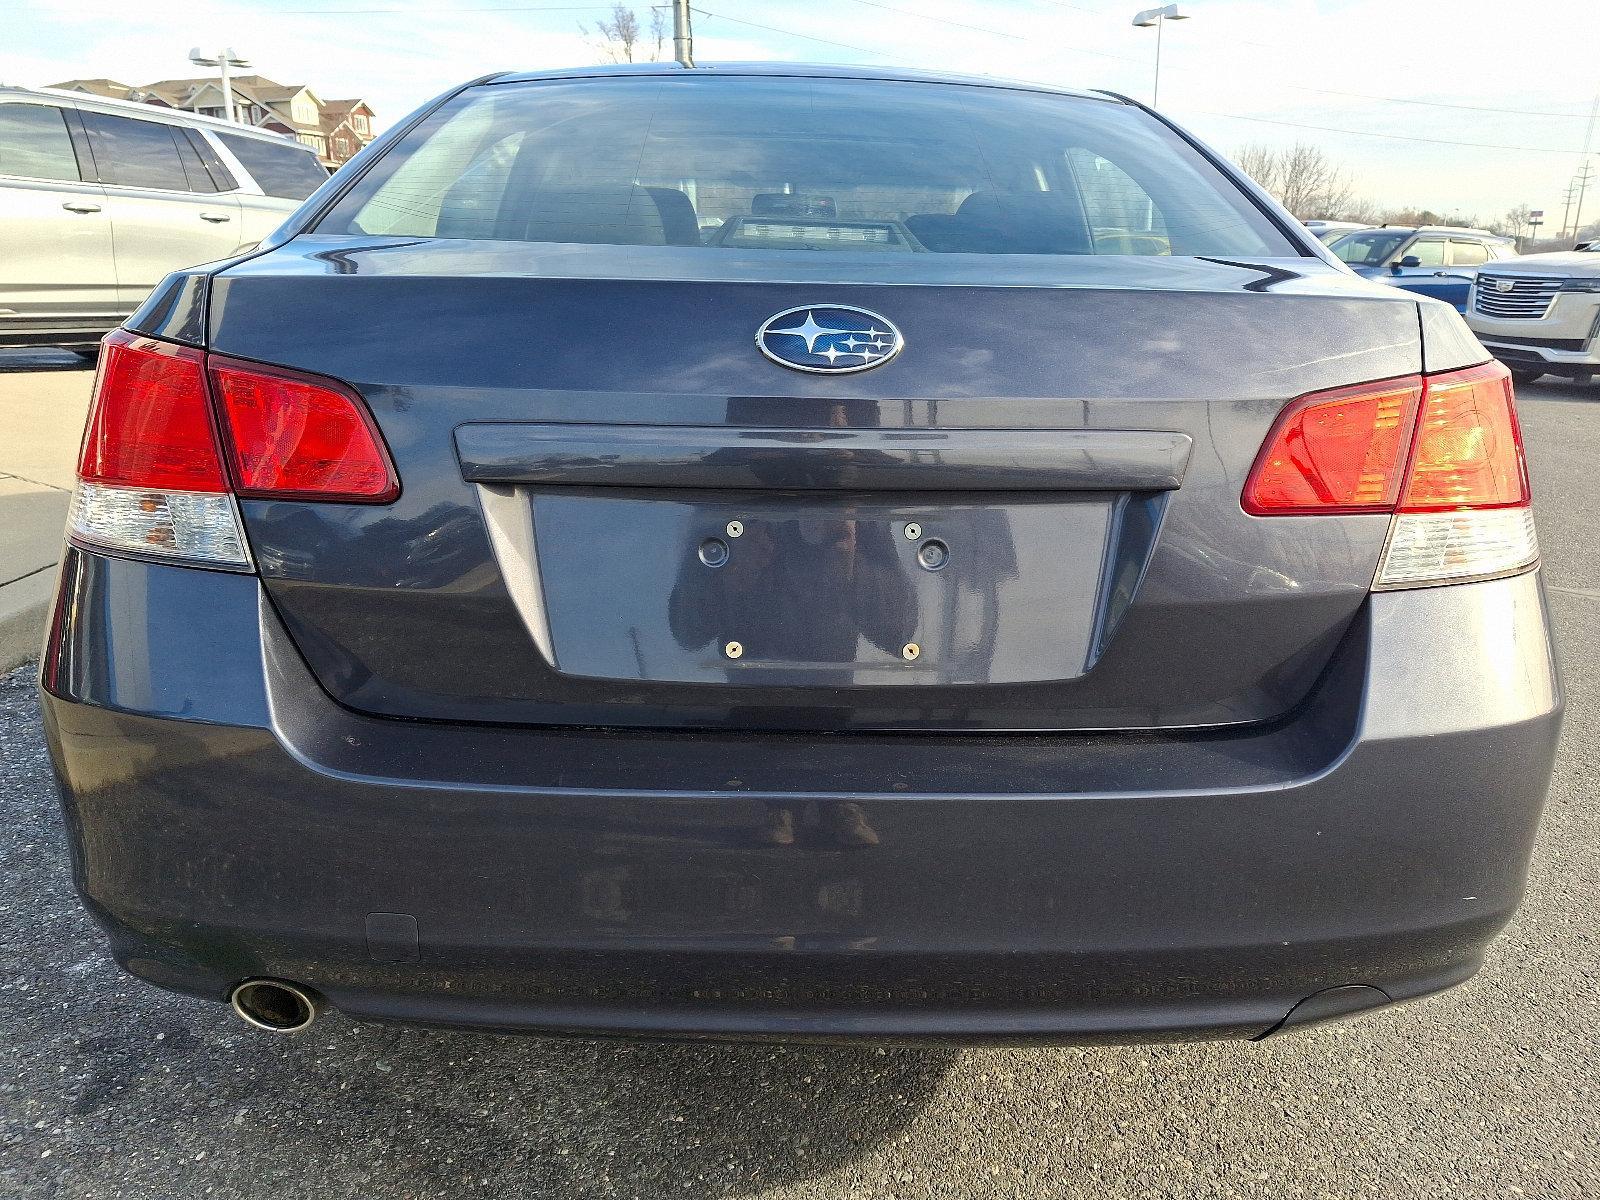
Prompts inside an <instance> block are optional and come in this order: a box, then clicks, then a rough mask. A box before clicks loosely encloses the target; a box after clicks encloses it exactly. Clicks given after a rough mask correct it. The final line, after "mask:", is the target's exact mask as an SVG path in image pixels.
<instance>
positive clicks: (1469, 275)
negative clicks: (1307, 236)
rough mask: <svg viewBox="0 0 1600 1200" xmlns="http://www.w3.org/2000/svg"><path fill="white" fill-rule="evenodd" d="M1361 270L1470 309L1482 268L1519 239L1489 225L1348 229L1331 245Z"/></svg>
mask: <svg viewBox="0 0 1600 1200" xmlns="http://www.w3.org/2000/svg"><path fill="white" fill-rule="evenodd" d="M1330 249H1332V250H1333V252H1334V253H1335V254H1336V255H1338V256H1339V258H1341V259H1342V260H1343V261H1344V262H1346V263H1348V264H1349V265H1350V267H1351V268H1352V269H1353V270H1354V271H1355V272H1356V273H1357V274H1358V275H1364V276H1366V277H1367V278H1368V279H1377V280H1380V281H1382V282H1384V283H1392V284H1394V285H1395V286H1396V287H1401V288H1405V289H1406V290H1407V291H1409V292H1416V293H1417V294H1418V295H1420V296H1432V297H1434V298H1435V299H1437V300H1444V301H1446V302H1447V303H1449V304H1451V305H1453V306H1454V307H1455V310H1456V311H1457V312H1461V313H1464V312H1466V310H1467V292H1468V291H1469V290H1470V289H1471V287H1472V280H1473V277H1474V276H1475V275H1476V274H1477V273H1478V268H1479V267H1481V266H1482V265H1483V264H1484V263H1486V262H1494V261H1495V260H1496V259H1501V258H1510V257H1511V256H1512V255H1513V254H1515V253H1516V243H1515V242H1514V241H1512V239H1510V238H1506V237H1501V236H1500V235H1498V234H1494V233H1489V232H1488V231H1487V230H1483V229H1456V228H1452V227H1450V226H1446V225H1422V226H1414V227H1407V228H1397V227H1395V226H1392V225H1383V226H1379V227H1378V228H1377V229H1364V230H1361V231H1359V232H1357V233H1348V234H1346V235H1345V236H1344V237H1342V238H1340V239H1338V240H1337V241H1335V242H1334V243H1333V245H1332V246H1331V247H1330Z"/></svg>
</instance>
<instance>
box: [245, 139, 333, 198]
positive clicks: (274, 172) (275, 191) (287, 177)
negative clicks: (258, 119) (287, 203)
mask: <svg viewBox="0 0 1600 1200" xmlns="http://www.w3.org/2000/svg"><path fill="white" fill-rule="evenodd" d="M217 136H218V137H220V138H221V139H222V144H223V145H224V146H226V147H227V148H228V149H229V150H231V151H232V152H233V156H234V157H235V158H237V159H238V160H239V161H240V162H241V163H243V164H244V169H245V170H246V171H249V172H250V174H251V175H252V176H253V177H254V179H255V181H256V182H257V183H258V184H260V185H261V190H262V191H263V192H265V193H266V194H267V195H269V196H277V197H279V198H280V199H283V200H304V199H305V198H306V197H307V196H309V195H311V193H312V192H314V191H316V190H317V189H318V188H319V187H321V186H322V185H323V184H325V183H327V182H328V173H327V172H326V171H324V170H323V169H322V165H321V164H320V163H318V162H317V159H316V156H315V155H314V154H311V153H310V152H308V151H306V150H302V149H299V148H298V147H297V146H295V145H294V144H293V143H291V142H269V141H267V140H266V139H265V138H253V137H240V136H238V135H237V134H232V133H219V134H218V135H217Z"/></svg>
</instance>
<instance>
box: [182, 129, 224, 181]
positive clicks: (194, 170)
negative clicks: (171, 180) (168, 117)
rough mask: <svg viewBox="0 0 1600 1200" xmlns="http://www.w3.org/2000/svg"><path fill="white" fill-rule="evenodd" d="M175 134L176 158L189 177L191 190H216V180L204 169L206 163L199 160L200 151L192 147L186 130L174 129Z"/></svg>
mask: <svg viewBox="0 0 1600 1200" xmlns="http://www.w3.org/2000/svg"><path fill="white" fill-rule="evenodd" d="M173 132H174V133H175V134H177V137H176V139H175V140H176V142H177V143H178V158H179V159H180V160H181V161H182V162H183V173H184V174H185V175H187V176H188V178H189V190H190V191H191V192H214V191H216V190H217V183H216V180H214V179H212V178H211V172H210V171H207V170H206V165H205V163H204V162H202V161H201V160H200V152H199V151H197V150H196V149H195V148H194V143H192V142H191V141H190V140H189V138H188V136H187V135H188V130H186V129H174V130H173Z"/></svg>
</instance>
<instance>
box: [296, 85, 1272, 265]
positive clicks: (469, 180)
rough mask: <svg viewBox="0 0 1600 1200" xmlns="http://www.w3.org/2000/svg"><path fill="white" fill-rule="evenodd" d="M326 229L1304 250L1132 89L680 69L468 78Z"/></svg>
mask: <svg viewBox="0 0 1600 1200" xmlns="http://www.w3.org/2000/svg"><path fill="white" fill-rule="evenodd" d="M317 232H319V233H333V234H356V235H361V234H376V235H395V236H403V237H437V238H464V239H470V240H496V241H527V242H568V243H572V242H577V243H591V244H603V245H643V246H700V247H706V248H709V249H714V248H732V249H739V250H746V251H749V250H805V251H818V252H827V251H840V250H848V251H855V252H858V253H860V252H867V253H882V254H888V255H899V254H918V253H924V254H925V253H933V254H941V253H968V254H1137V255H1202V254H1207V255H1256V256H1262V255H1280V256H1281V255H1295V254H1298V253H1300V251H1298V250H1297V249H1296V248H1295V247H1294V246H1292V245H1291V244H1290V243H1289V242H1288V240H1287V239H1286V238H1285V237H1284V235H1283V234H1282V233H1280V232H1279V231H1278V230H1277V229H1276V228H1275V227H1274V226H1273V225H1272V224H1271V222H1269V221H1268V220H1267V219H1266V218H1265V216H1263V214H1262V213H1261V212H1260V211H1259V210H1258V209H1256V208H1255V207H1254V206H1253V205H1252V204H1251V203H1250V202H1249V201H1248V200H1247V199H1245V197H1244V196H1243V195H1242V194H1241V193H1240V192H1239V191H1238V189H1237V188H1235V187H1234V186H1233V185H1232V184H1231V183H1230V182H1229V181H1228V180H1227V179H1226V178H1225V177H1224V176H1222V175H1221V174H1220V173H1219V172H1218V171H1217V170H1216V169H1215V168H1214V167H1212V166H1211V164H1210V163H1208V162H1207V161H1206V160H1205V159H1204V158H1203V157H1202V156H1201V155H1199V154H1198V153H1196V152H1195V151H1194V150H1193V149H1192V148H1190V147H1189V146H1188V145H1187V144H1185V143H1184V142H1183V141H1182V140H1181V139H1179V138H1178V137H1176V136H1175V135H1173V134H1172V133H1171V131H1169V130H1167V129H1166V128H1165V127H1164V126H1162V125H1161V124H1160V123H1159V122H1157V121H1155V120H1153V119H1152V118H1150V117H1149V116H1147V115H1145V114H1143V113H1141V112H1140V111H1138V110H1137V109H1134V108H1131V107H1129V106H1127V105H1122V104H1116V103H1110V102H1105V101H1099V100H1091V99H1084V98H1075V97H1068V96H1057V95H1050V94H1044V93H1036V92H1027V91H1013V90H1008V89H1002V88H984V87H968V86H953V85H946V84H927V83H900V82H887V81H881V80H852V79H790V78H768V77H729V76H723V77H721V78H717V77H714V76H706V75H693V74H689V73H687V72H686V73H684V74H682V75H672V76H665V77H649V78H640V77H634V78H612V79H604V80H596V79H588V80H560V81H545V82H536V83H516V84H498V85H488V86H484V87H477V88H473V89H470V90H469V91H467V92H465V93H463V94H462V95H460V96H458V97H456V98H455V99H454V100H452V101H451V102H450V103H448V104H447V105H445V106H444V107H443V108H442V109H440V110H439V111H438V112H436V113H434V114H433V115H432V116H430V117H429V118H428V119H427V120H425V121H424V122H423V123H422V124H421V125H419V126H418V127H417V128H416V129H414V130H412V131H411V132H410V133H409V134H408V135H406V137H405V138H404V139H402V140H401V141H400V142H399V143H398V144H397V145H395V146H394V147H393V148H392V149H391V150H390V151H389V153H388V154H387V155H386V156H385V157H384V158H383V159H382V160H381V161H380V162H379V163H378V164H377V165H376V167H374V169H373V170H372V171H371V172H370V173H369V174H368V175H367V176H366V177H365V178H364V179H362V180H361V182H360V183H359V184H358V185H357V186H356V187H355V188H354V189H352V190H351V192H350V193H348V194H347V195H346V196H345V197H344V198H343V199H342V200H341V201H340V202H339V203H338V204H337V205H336V206H335V207H334V208H333V209H332V210H331V211H330V212H329V214H328V215H327V216H326V217H325V218H324V219H323V221H322V222H321V223H320V225H319V226H318V229H317Z"/></svg>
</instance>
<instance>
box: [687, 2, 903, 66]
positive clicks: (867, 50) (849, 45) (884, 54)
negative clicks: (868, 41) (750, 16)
mask: <svg viewBox="0 0 1600 1200" xmlns="http://www.w3.org/2000/svg"><path fill="white" fill-rule="evenodd" d="M693 11H695V12H697V13H699V14H700V15H701V16H702V17H710V18H711V19H712V20H714V21H732V22H733V23H734V24H735V25H748V26H749V27H750V28H751V29H764V30H766V32H768V33H781V34H782V35H783V36H784V37H793V38H801V39H803V40H805V41H808V42H818V43H820V44H821V45H824V46H838V47H840V48H842V49H845V50H859V51H861V52H862V53H863V54H874V55H877V56H878V57H880V58H892V59H895V60H897V61H899V62H906V63H915V62H916V61H917V60H916V59H914V58H907V57H906V56H905V55H903V54H891V53H890V52H889V51H887V50H880V49H879V48H878V47H876V46H858V45H856V44H855V43H853V42H836V41H833V40H832V39H831V38H820V37H814V36H812V35H811V34H809V33H797V32H796V31H795V30H793V29H780V28H778V26H776V25H763V24H761V23H760V22H759V21H746V20H744V19H743V18H742V17H730V16H726V15H725V14H723V13H714V12H710V11H708V10H706V9H704V8H695V9H694V10H693Z"/></svg>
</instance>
